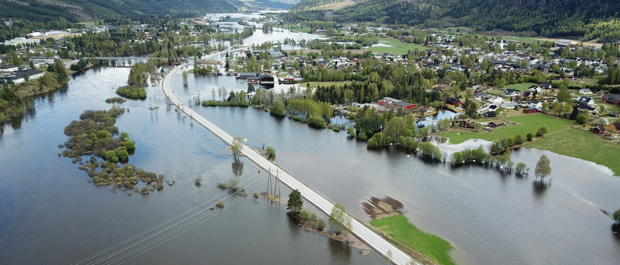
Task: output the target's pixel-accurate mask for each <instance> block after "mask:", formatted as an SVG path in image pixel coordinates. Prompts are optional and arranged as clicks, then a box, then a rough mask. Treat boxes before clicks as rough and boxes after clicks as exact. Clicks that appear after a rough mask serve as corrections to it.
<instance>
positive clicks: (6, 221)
mask: <svg viewBox="0 0 620 265" xmlns="http://www.w3.org/2000/svg"><path fill="white" fill-rule="evenodd" d="M128 74H129V68H98V69H93V70H89V71H87V72H85V73H83V74H79V75H77V76H74V77H73V78H71V81H70V83H69V85H68V88H67V89H64V90H61V91H57V92H55V93H52V94H50V95H49V96H45V97H42V98H39V99H36V100H35V110H36V111H35V113H34V114H33V115H31V116H29V117H27V118H24V119H22V120H21V122H19V121H16V122H14V124H13V125H11V124H7V125H6V126H4V134H3V135H2V136H0V260H1V261H2V262H0V263H2V264H71V263H73V262H78V261H80V260H82V259H85V258H87V257H91V258H92V259H88V260H83V261H85V263H84V264H94V263H97V262H101V263H104V262H105V263H115V264H116V263H122V262H126V263H130V264H144V263H157V264H198V263H208V264H243V263H246V264H247V263H257V264H291V263H301V264H343V263H344V264H376V263H379V262H383V261H382V259H381V257H380V256H379V255H378V254H376V253H374V252H371V254H369V255H367V256H363V255H361V254H360V253H359V250H358V249H354V248H349V247H346V246H344V245H343V244H342V243H340V242H336V241H332V240H330V239H327V238H326V237H324V236H319V235H317V234H316V233H312V232H308V231H305V230H303V229H301V228H300V227H298V226H297V225H295V224H293V223H291V222H290V221H289V219H288V217H287V216H286V205H285V204H283V205H272V204H270V203H268V202H267V201H266V200H264V199H262V198H259V199H257V200H254V199H253V198H252V197H251V196H252V193H254V192H261V191H264V190H266V186H267V178H266V175H265V174H264V173H260V174H259V173H258V170H259V169H258V168H257V167H256V166H254V165H253V164H252V163H251V162H250V161H248V160H246V159H243V158H242V159H241V161H242V162H243V164H244V165H243V170H242V172H239V171H233V169H232V163H233V158H232V157H231V156H230V153H229V152H227V151H226V150H225V147H226V145H225V144H224V143H223V142H222V141H221V140H219V139H218V138H217V137H215V136H213V135H212V134H211V133H210V132H209V131H207V130H205V129H204V128H202V127H199V126H198V125H197V124H195V123H193V122H191V121H190V119H189V117H184V116H182V115H180V114H179V113H177V112H175V111H174V109H173V108H168V107H166V104H165V101H164V98H165V97H164V95H163V93H162V92H161V89H160V88H159V87H149V88H148V89H147V91H148V98H147V100H145V101H132V100H130V101H128V102H126V103H124V104H122V106H123V107H124V108H127V109H129V112H128V113H125V114H123V115H121V116H120V117H119V118H118V120H117V124H116V126H118V127H119V129H120V130H121V131H126V132H128V133H129V134H130V137H131V138H132V139H133V140H135V141H136V146H137V149H136V152H135V154H134V155H133V156H130V159H129V162H130V163H131V164H134V165H136V166H137V167H139V168H143V169H146V170H149V171H152V172H156V173H161V174H164V175H165V176H166V179H169V180H174V181H175V182H176V184H175V185H174V186H172V187H169V186H168V185H165V187H164V189H163V191H158V192H152V193H151V194H149V195H138V194H134V195H132V196H129V195H126V194H125V193H124V192H122V191H120V190H118V191H117V192H116V193H114V192H112V191H110V190H109V187H95V186H94V185H93V184H92V183H88V182H87V180H88V179H89V177H88V176H87V174H86V173H85V172H84V171H81V170H79V169H78V168H77V166H78V165H77V164H72V163H71V159H69V158H61V157H58V156H57V153H58V152H59V151H60V149H59V148H58V147H57V145H58V144H62V143H64V142H65V141H66V139H67V137H66V136H65V135H64V134H63V129H64V127H65V126H66V125H68V124H69V123H70V122H71V120H75V119H77V118H78V117H79V114H80V113H81V112H82V111H84V110H87V109H109V108H110V107H111V105H110V104H106V103H105V102H104V100H105V99H106V98H108V97H113V96H115V94H114V90H112V89H110V88H111V87H118V86H121V85H123V84H124V83H125V82H126V79H127V76H128ZM149 107H159V109H158V110H154V111H150V110H149V109H148V108H149ZM198 177H200V178H202V185H201V187H199V188H198V187H195V186H194V179H195V178H198ZM233 177H237V178H238V179H239V182H240V183H241V186H243V187H245V188H246V189H247V191H248V193H249V194H250V196H249V197H245V198H244V197H239V196H237V195H231V194H229V193H228V192H226V191H221V190H219V189H217V188H216V184H217V183H218V182H227V181H228V180H229V179H230V178H233ZM141 185H143V184H139V185H138V186H139V187H140V186H141ZM288 192H289V191H288V190H287V189H286V188H285V187H282V194H283V195H286V194H288ZM283 199H284V200H286V197H284V198H283ZM218 201H222V202H224V203H225V206H224V209H223V210H215V211H211V210H210V209H209V208H210V207H212V206H213V205H214V204H215V203H216V202H218ZM310 209H311V211H313V212H317V213H318V211H317V210H312V209H313V208H312V207H310ZM319 216H321V215H319ZM175 218H176V219H175ZM322 218H323V219H327V218H326V217H325V216H323V217H322ZM112 247H115V248H112ZM106 249H107V251H105V250H106ZM95 254H98V256H95V257H92V256H91V255H95Z"/></svg>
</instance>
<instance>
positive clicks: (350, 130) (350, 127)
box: [347, 126, 355, 137]
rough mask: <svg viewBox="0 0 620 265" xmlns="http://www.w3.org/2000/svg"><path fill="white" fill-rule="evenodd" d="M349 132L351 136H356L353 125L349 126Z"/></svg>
mask: <svg viewBox="0 0 620 265" xmlns="http://www.w3.org/2000/svg"><path fill="white" fill-rule="evenodd" d="M347 134H348V135H349V137H355V128H353V126H349V128H347Z"/></svg>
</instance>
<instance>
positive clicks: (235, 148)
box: [230, 137, 243, 159]
mask: <svg viewBox="0 0 620 265" xmlns="http://www.w3.org/2000/svg"><path fill="white" fill-rule="evenodd" d="M230 149H232V152H233V156H234V158H235V159H237V158H238V156H239V154H240V153H241V150H243V143H242V142H241V137H235V138H234V139H233V141H232V144H231V145H230Z"/></svg>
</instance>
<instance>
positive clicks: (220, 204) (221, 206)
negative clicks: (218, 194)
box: [215, 202, 224, 209]
mask: <svg viewBox="0 0 620 265" xmlns="http://www.w3.org/2000/svg"><path fill="white" fill-rule="evenodd" d="M215 207H217V208H220V209H221V208H224V203H223V202H218V203H216V204H215Z"/></svg>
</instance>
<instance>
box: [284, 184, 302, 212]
mask: <svg viewBox="0 0 620 265" xmlns="http://www.w3.org/2000/svg"><path fill="white" fill-rule="evenodd" d="M303 206H304V200H303V199H302V198H301V192H299V190H297V189H296V190H293V191H291V193H290V194H289V195H288V202H287V203H286V209H287V210H289V211H290V212H292V213H295V214H297V213H299V212H300V211H301V208H302V207H303Z"/></svg>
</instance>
